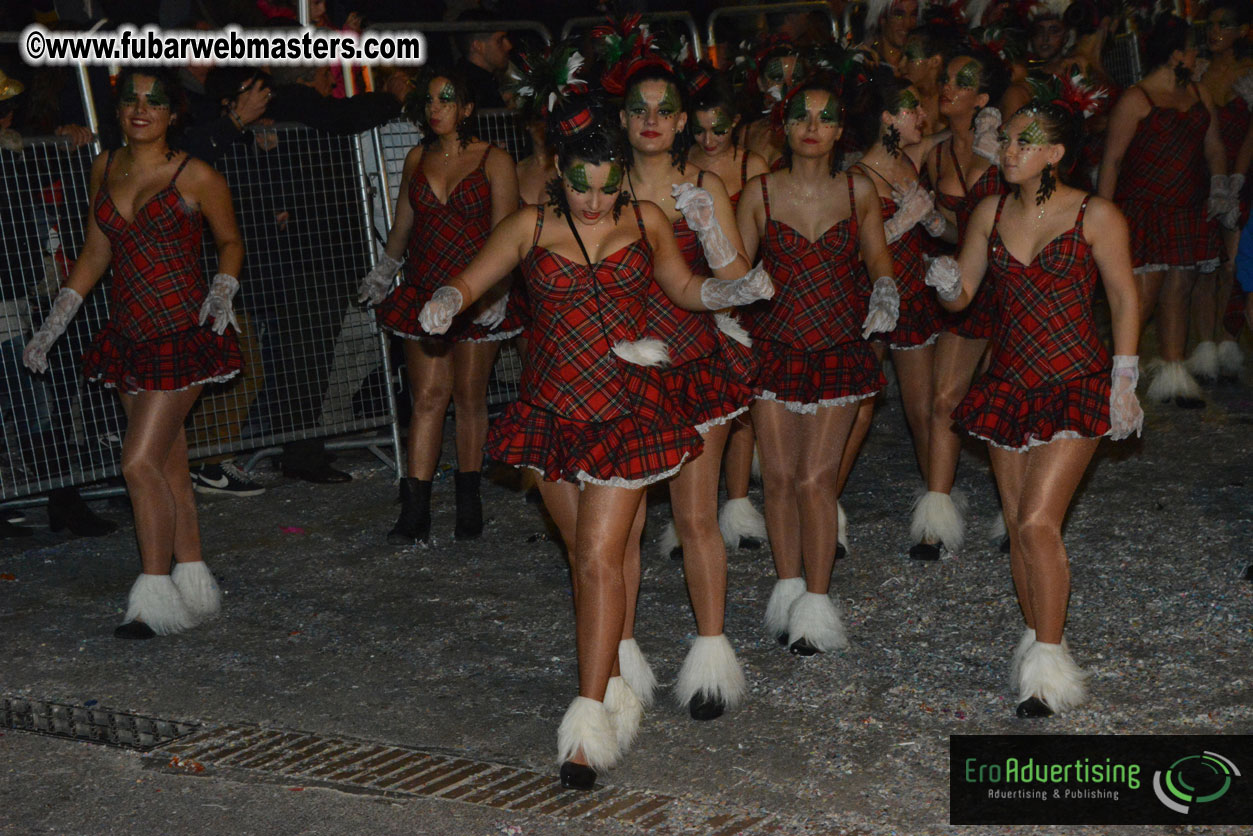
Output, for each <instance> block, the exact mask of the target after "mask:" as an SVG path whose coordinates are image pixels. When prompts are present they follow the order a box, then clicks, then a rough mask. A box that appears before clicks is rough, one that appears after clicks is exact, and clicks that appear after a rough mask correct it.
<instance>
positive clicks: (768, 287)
mask: <svg viewBox="0 0 1253 836" xmlns="http://www.w3.org/2000/svg"><path fill="white" fill-rule="evenodd" d="M773 296H774V282H772V281H771V280H770V274H769V273H767V272H766V271H765V268H763V267H762V266H761V264H760V263H758V264H757V266H756V267H754V268H753V269H751V270H749V271H748V272H747V273H745V274H744V275H743V276H740V277H739V278H738V279H731V280H726V279H705V281H704V282H703V283H702V284H701V286H700V301H701V302H703V303H704V305H705V307H706V308H709V310H711V311H720V310H722V309H723V308H734V307H737V306H739V305H748V304H750V303H752V302H756V301H757V300H759V299H770V298H772V297H773Z"/></svg>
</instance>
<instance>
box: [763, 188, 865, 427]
mask: <svg viewBox="0 0 1253 836" xmlns="http://www.w3.org/2000/svg"><path fill="white" fill-rule="evenodd" d="M846 176H847V179H848V196H849V206H850V207H851V208H852V210H853V211H852V214H850V216H849V217H847V218H845V219H844V220H842V221H840V222H839V223H837V224H835V225H834V226H831V227H830V228H828V229H827V231H826V232H824V233H822V235H821V236H819V238H818V240H816V241H809V240H808V239H806V238H805V236H803V235H801V234H800V233H799V232H797V231H796V230H795V229H793V228H792V227H790V226H788V225H787V224H785V223H782V222H780V221H776V220H774V219H772V218H771V217H770V192H769V190H768V188H767V185H766V184H767V181H768V180H769V179H770V176H766V177H763V178H761V198H762V202H763V204H764V206H765V210H766V229H765V235H764V236H763V237H762V242H761V261H762V265H763V266H764V267H765V269H766V271H767V272H768V273H769V274H770V276H771V278H773V279H774V288H775V290H774V298H773V299H770V300H768V301H763V302H756V303H754V304H753V305H750V306H748V307H747V308H745V309H743V319H744V327H745V329H746V330H747V331H748V333H749V334H750V335H751V336H752V338H753V348H754V349H755V350H756V352H757V358H758V363H759V369H760V371H759V372H758V377H757V386H758V389H759V392H758V397H759V398H761V399H763V400H770V401H778V402H780V403H782V404H783V405H784V406H786V407H787V408H788V410H790V411H792V412H800V413H814V412H817V411H818V407H820V406H840V405H842V404H847V403H853V402H855V401H859V400H861V399H862V398H868V397H870V396H872V395H874V394H875V393H876V392H878V391H879V390H880V389H882V388H883V387H884V386H885V385H886V383H887V381H886V380H885V379H884V377H883V373H882V371H880V369H879V361H878V358H876V357H875V354H874V351H873V350H872V349H871V348H870V343H869V342H867V341H866V340H863V339H862V338H861V329H862V323H863V322H864V321H865V319H866V314H867V312H868V310H869V302H870V284H869V282H867V280H866V270H865V266H864V265H863V264H862V261H861V247H860V242H859V239H858V236H857V213H856V200H855V198H854V194H853V177H852V175H846Z"/></svg>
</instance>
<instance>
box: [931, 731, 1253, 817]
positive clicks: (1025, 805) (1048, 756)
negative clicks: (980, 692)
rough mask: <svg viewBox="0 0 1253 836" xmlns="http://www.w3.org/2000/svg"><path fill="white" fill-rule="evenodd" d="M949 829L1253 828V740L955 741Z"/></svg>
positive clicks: (985, 737) (1100, 738)
mask: <svg viewBox="0 0 1253 836" xmlns="http://www.w3.org/2000/svg"><path fill="white" fill-rule="evenodd" d="M949 823H951V824H1174V825H1186V824H1253V735H1239V734H1233V735H953V736H952V737H950V738H949Z"/></svg>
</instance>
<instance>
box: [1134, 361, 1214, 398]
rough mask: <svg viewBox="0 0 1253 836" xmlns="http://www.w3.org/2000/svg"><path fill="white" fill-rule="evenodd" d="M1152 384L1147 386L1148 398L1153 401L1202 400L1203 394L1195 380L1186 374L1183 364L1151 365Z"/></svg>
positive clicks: (1158, 362) (1157, 363) (1159, 362)
mask: <svg viewBox="0 0 1253 836" xmlns="http://www.w3.org/2000/svg"><path fill="white" fill-rule="evenodd" d="M1152 368H1153V370H1154V375H1153V382H1152V383H1150V384H1149V391H1148V396H1149V399H1150V400H1154V401H1170V400H1174V399H1175V398H1204V397H1205V393H1203V392H1202V391H1201V386H1200V384H1198V383H1197V382H1196V379H1195V378H1193V377H1192V375H1191V374H1189V373H1188V369H1187V367H1186V366H1184V364H1183V363H1179V362H1174V363H1163V362H1161V361H1160V360H1159V361H1157V362H1156V363H1154V364H1152Z"/></svg>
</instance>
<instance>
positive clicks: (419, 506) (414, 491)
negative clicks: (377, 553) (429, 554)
mask: <svg viewBox="0 0 1253 836" xmlns="http://www.w3.org/2000/svg"><path fill="white" fill-rule="evenodd" d="M429 539H431V482H429V481H423V480H422V479H411V478H408V477H406V478H404V479H401V480H400V519H398V520H396V526H395V528H393V529H392V530H391V531H389V532H387V542H388V543H391V544H392V545H394V546H405V545H411V544H413V543H425V542H426V541H427V540H429Z"/></svg>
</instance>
